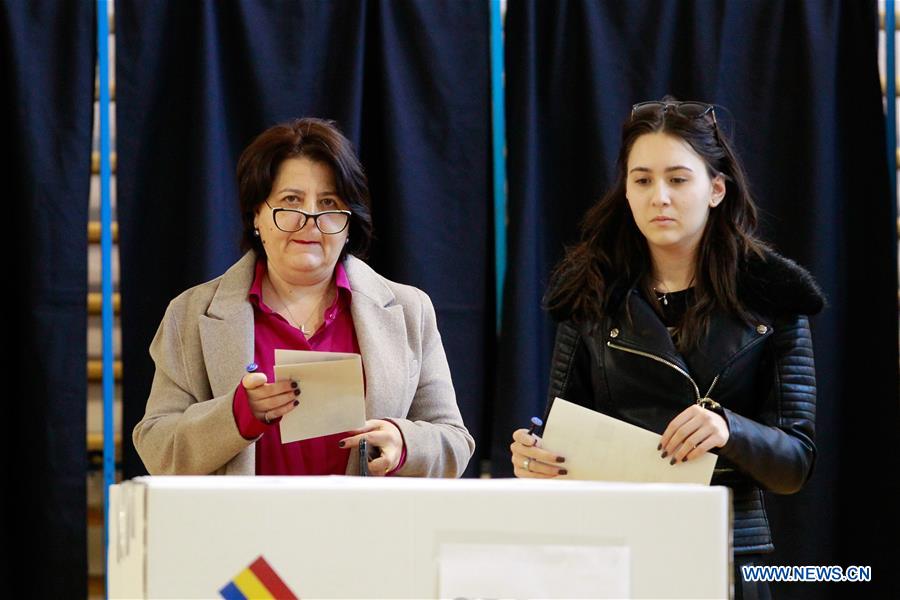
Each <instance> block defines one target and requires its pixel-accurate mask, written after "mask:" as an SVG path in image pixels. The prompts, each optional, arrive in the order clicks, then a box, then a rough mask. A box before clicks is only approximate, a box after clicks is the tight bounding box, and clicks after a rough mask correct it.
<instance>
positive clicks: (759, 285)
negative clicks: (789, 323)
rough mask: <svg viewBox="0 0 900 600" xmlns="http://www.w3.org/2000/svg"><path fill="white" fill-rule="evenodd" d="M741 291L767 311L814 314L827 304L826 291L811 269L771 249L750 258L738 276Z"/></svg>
mask: <svg viewBox="0 0 900 600" xmlns="http://www.w3.org/2000/svg"><path fill="white" fill-rule="evenodd" d="M738 294H739V295H740V297H741V298H742V299H743V300H744V301H746V303H747V305H748V307H750V308H752V309H754V310H758V311H761V312H762V313H764V314H773V315H783V314H801V315H815V314H817V313H819V312H821V310H822V309H823V308H824V307H825V295H824V294H823V293H822V290H821V289H820V288H819V285H818V284H817V283H816V281H815V279H813V276H812V275H811V274H810V273H809V271H807V270H806V269H804V268H803V267H801V266H800V265H798V264H797V263H795V262H794V261H792V260H791V259H789V258H786V257H784V256H781V255H780V254H778V253H777V252H774V251H772V250H769V251H766V252H765V254H764V255H763V258H759V257H757V256H755V255H754V256H751V257H750V258H748V259H747V262H746V263H745V265H744V268H743V269H741V271H740V274H739V276H738Z"/></svg>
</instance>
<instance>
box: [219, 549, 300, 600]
mask: <svg viewBox="0 0 900 600" xmlns="http://www.w3.org/2000/svg"><path fill="white" fill-rule="evenodd" d="M219 594H221V595H222V597H223V598H225V600H251V599H252V600H256V599H260V600H270V599H272V600H298V598H297V596H295V595H294V592H292V591H291V590H290V588H289V587H288V586H287V585H285V583H284V581H283V580H282V579H281V577H279V576H278V573H276V572H275V570H274V569H273V568H272V567H271V566H269V563H267V562H266V559H264V558H263V557H262V556H260V557H259V558H257V559H256V560H254V561H253V562H252V563H251V564H250V566H249V567H247V568H246V569H244V570H243V571H241V572H240V573H238V574H237V576H236V577H235V578H234V579H232V580H231V581H229V582H228V585H226V586H225V587H223V588H222V589H221V590H219Z"/></svg>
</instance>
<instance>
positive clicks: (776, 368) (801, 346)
mask: <svg viewBox="0 0 900 600" xmlns="http://www.w3.org/2000/svg"><path fill="white" fill-rule="evenodd" d="M771 343H772V348H773V351H774V360H773V364H772V365H771V367H770V368H771V369H772V370H773V377H772V385H771V387H770V389H769V390H768V393H766V395H765V398H764V401H763V406H762V410H761V412H760V414H759V418H758V419H750V418H748V417H745V416H742V415H739V414H737V413H735V412H733V411H730V410H728V409H727V408H726V409H723V412H724V416H725V419H726V421H727V422H728V428H729V431H730V433H729V438H728V442H727V443H726V444H725V446H724V447H723V448H721V449H720V451H719V455H720V456H723V457H725V458H727V459H728V460H729V461H731V463H733V464H734V465H735V466H736V467H738V468H739V469H740V470H741V471H743V472H744V473H746V474H748V475H749V476H750V477H752V478H753V479H755V480H756V481H757V482H758V483H759V484H760V485H761V486H762V487H763V488H765V489H768V490H770V491H772V492H775V493H778V494H792V493H795V492H797V491H799V490H800V488H801V487H802V486H803V484H804V483H806V481H807V479H809V476H810V475H811V473H812V469H813V464H814V463H815V458H816V446H815V420H816V372H815V364H814V360H813V345H812V338H811V336H810V331H809V319H808V318H807V317H806V316H795V317H791V318H787V319H779V320H777V321H776V322H775V331H774V333H773V334H772V338H771Z"/></svg>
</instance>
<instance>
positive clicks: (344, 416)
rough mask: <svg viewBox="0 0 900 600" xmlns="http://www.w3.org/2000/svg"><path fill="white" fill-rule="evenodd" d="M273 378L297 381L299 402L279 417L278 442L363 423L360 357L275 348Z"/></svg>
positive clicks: (327, 432) (339, 429)
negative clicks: (279, 436)
mask: <svg viewBox="0 0 900 600" xmlns="http://www.w3.org/2000/svg"><path fill="white" fill-rule="evenodd" d="M275 379H276V381H284V380H286V379H294V380H295V381H297V382H299V384H300V396H299V400H300V404H299V405H298V406H297V407H296V408H294V410H292V411H291V412H289V413H288V414H286V415H284V416H283V417H282V418H281V443H282V444H287V443H290V442H296V441H299V440H308V439H310V438H316V437H321V436H323V435H331V434H333V433H340V432H342V431H348V430H350V429H358V428H360V427H362V426H363V425H364V424H365V422H366V391H365V384H364V383H363V371H362V357H361V356H360V355H359V354H353V353H346V352H312V351H305V350H275Z"/></svg>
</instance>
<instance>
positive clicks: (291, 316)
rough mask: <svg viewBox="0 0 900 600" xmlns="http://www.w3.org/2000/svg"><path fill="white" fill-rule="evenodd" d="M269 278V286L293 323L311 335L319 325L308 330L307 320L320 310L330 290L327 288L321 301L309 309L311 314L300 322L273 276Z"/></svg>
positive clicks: (305, 333)
mask: <svg viewBox="0 0 900 600" xmlns="http://www.w3.org/2000/svg"><path fill="white" fill-rule="evenodd" d="M267 277H268V276H267ZM268 279H269V286H270V287H271V288H272V291H273V292H275V297H276V298H278V301H279V302H281V306H283V307H284V309H285V310H286V311H287V313H288V315H289V316H290V318H291V321H292V323H291V324H292V325H293V326H294V327H296V328H297V329H299V330H300V331H301V332H302V333H303V335H305V336H306V337H309V336H310V335H311V334H313V333H315V332H316V329H318V327H317V328H316V329H313V330H312V331H308V330H307V329H306V322H307V321H309V318H310V317H311V316H313V315H314V314H315V313H316V311H317V310H318V308H319V306H321V304H322V299H323V298H325V296H327V295H328V290H326V291H325V293H324V294H322V296H320V297H319V301H318V302H316V305H315V306H313V308H312V310H311V311H309V314H308V315H306V318H305V319H303V321H302V322H299V321H297V318H296V317H295V316H294V313H293V312H292V311H291V308H290V307H289V306H288V305H287V302H285V301H284V299H282V297H281V294H279V293H278V289H277V288H276V287H275V284H274V283H272V279H271V278H268ZM298 322H299V323H300V324H299V325H298V324H297V323H298Z"/></svg>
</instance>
